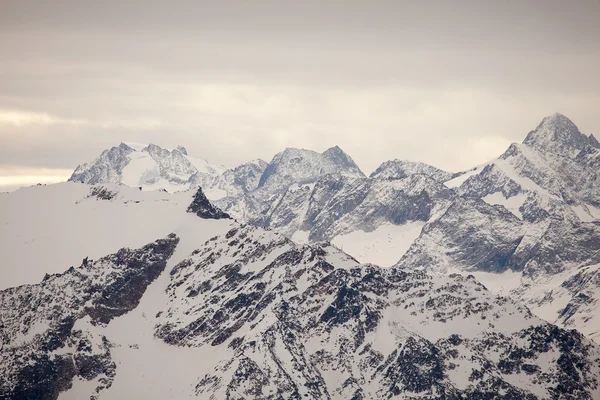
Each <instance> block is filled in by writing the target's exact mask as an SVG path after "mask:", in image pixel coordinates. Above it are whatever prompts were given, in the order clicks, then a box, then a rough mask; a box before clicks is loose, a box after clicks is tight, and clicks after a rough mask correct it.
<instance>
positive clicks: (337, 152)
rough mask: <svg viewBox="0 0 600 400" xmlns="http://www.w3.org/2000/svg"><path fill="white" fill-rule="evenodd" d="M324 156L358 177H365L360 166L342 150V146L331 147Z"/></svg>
mask: <svg viewBox="0 0 600 400" xmlns="http://www.w3.org/2000/svg"><path fill="white" fill-rule="evenodd" d="M323 156H324V157H326V158H328V159H329V160H331V161H332V162H334V163H337V164H339V165H341V166H344V167H345V168H347V169H349V170H352V171H354V173H356V174H357V175H363V173H362V172H361V170H360V168H358V165H356V163H355V162H354V160H353V159H352V158H351V157H350V156H349V155H348V154H347V153H346V152H345V151H344V150H342V149H341V148H340V146H337V145H336V146H334V147H331V148H329V149H327V150H325V151H324V152H323Z"/></svg>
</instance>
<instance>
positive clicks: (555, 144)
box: [523, 113, 600, 157]
mask: <svg viewBox="0 0 600 400" xmlns="http://www.w3.org/2000/svg"><path fill="white" fill-rule="evenodd" d="M523 144H526V145H529V146H532V147H535V148H537V149H538V150H542V151H544V152H553V153H557V154H561V155H566V156H570V157H572V156H574V155H576V154H577V153H578V152H579V151H581V150H583V149H584V148H585V147H586V146H593V147H600V145H599V144H598V141H597V140H596V139H595V138H593V139H592V137H591V136H590V137H588V136H586V135H584V134H583V133H581V132H580V131H579V128H577V125H575V124H574V123H573V121H571V120H570V119H569V118H567V117H566V116H564V115H563V114H560V113H554V114H552V115H550V116H548V117H546V118H544V119H543V120H542V122H540V124H539V125H538V126H537V128H535V129H534V130H533V131H531V132H529V134H528V135H527V137H526V138H525V140H524V141H523Z"/></svg>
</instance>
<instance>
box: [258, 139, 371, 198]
mask: <svg viewBox="0 0 600 400" xmlns="http://www.w3.org/2000/svg"><path fill="white" fill-rule="evenodd" d="M330 173H339V174H341V175H345V176H350V177H364V174H363V173H362V171H361V170H360V168H358V166H357V165H356V164H355V163H354V161H353V160H352V159H351V158H350V156H348V155H347V154H346V153H344V152H343V151H342V150H341V149H340V148H339V147H334V148H331V149H329V150H326V151H325V152H323V153H317V152H315V151H312V150H305V149H293V148H288V149H285V150H284V151H283V152H281V153H278V154H276V155H275V157H273V160H271V162H270V163H269V165H268V166H267V168H266V169H265V172H264V174H263V175H262V177H261V178H260V182H259V184H258V187H259V188H263V187H266V188H268V189H269V190H270V191H276V190H285V188H286V187H288V186H289V185H291V184H294V183H296V184H305V183H312V182H314V181H316V180H317V179H318V178H319V177H321V176H323V175H326V174H330Z"/></svg>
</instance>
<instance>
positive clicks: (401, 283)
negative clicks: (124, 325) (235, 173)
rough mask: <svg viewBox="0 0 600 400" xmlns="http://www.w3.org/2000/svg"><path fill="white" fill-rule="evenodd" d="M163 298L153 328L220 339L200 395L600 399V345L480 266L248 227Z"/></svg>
mask: <svg viewBox="0 0 600 400" xmlns="http://www.w3.org/2000/svg"><path fill="white" fill-rule="evenodd" d="M167 294H168V296H169V302H168V304H167V306H166V307H165V309H164V311H162V312H161V313H160V315H159V316H158V324H157V327H156V334H157V336H158V337H160V338H162V339H163V340H164V341H165V342H167V343H169V344H170V345H174V346H187V347H190V348H196V347H199V348H205V347H210V348H212V349H211V350H210V352H211V354H213V357H212V358H209V359H207V360H206V361H205V362H206V363H208V364H210V365H204V368H203V370H204V371H206V372H205V374H204V375H202V376H200V377H199V379H198V383H197V385H196V388H195V391H196V395H198V396H200V397H207V398H208V397H210V396H215V398H231V399H242V398H248V397H252V398H257V399H276V398H298V399H300V398H311V399H321V398H330V399H342V398H357V399H360V398H393V397H397V398H403V399H417V398H424V397H426V398H430V399H465V398H506V399H517V398H519V399H522V398H527V399H546V398H555V399H572V398H582V399H594V398H598V396H599V395H600V392H599V391H598V378H599V376H600V371H599V366H598V364H597V361H596V360H597V359H598V358H599V357H600V349H599V348H598V346H597V345H596V344H594V343H593V342H591V341H589V340H588V339H586V338H584V337H583V336H582V335H581V334H579V333H577V332H575V331H565V330H561V329H559V328H557V327H555V326H552V325H549V324H547V323H545V322H542V321H541V320H539V319H538V318H536V317H534V316H533V315H531V313H530V312H529V311H528V310H527V309H526V308H525V307H521V306H517V305H515V304H514V303H512V302H511V301H510V300H508V299H507V298H499V297H496V296H494V295H492V294H491V293H489V292H488V291H487V290H486V289H485V288H484V287H483V286H482V285H481V284H479V283H478V282H477V281H476V280H475V279H474V278H473V277H472V276H469V277H463V276H460V275H450V276H446V277H434V276H432V275H429V274H427V273H425V272H423V271H414V270H403V269H398V268H388V269H380V268H378V267H375V266H371V265H363V266H360V265H358V263H357V262H356V261H355V260H353V259H352V258H350V257H348V256H347V255H345V254H344V253H342V252H340V251H339V250H337V249H336V248H334V247H332V246H330V245H327V244H324V245H315V246H308V245H304V246H297V245H294V244H293V243H292V242H289V241H288V240H286V239H285V238H283V237H281V236H279V235H276V234H274V233H271V232H265V231H261V230H260V229H257V228H252V227H241V228H236V229H233V230H232V231H230V232H229V233H227V234H226V235H225V236H221V237H215V238H213V239H211V240H209V241H208V242H207V243H205V245H204V246H203V247H201V248H200V249H198V250H196V251H195V252H194V253H193V254H192V256H191V257H190V258H189V259H186V260H184V261H183V262H181V263H180V264H179V265H178V266H176V267H175V268H174V269H173V271H172V278H171V284H170V285H169V287H168V289H167ZM207 351H208V350H207ZM216 354H218V355H219V356H215V355H216ZM499 396H501V397H499Z"/></svg>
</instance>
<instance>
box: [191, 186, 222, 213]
mask: <svg viewBox="0 0 600 400" xmlns="http://www.w3.org/2000/svg"><path fill="white" fill-rule="evenodd" d="M187 212H189V213H194V214H196V215H197V216H199V217H200V218H204V219H230V218H231V217H230V216H229V214H227V213H225V212H223V211H222V210H221V209H219V208H217V207H215V206H213V205H212V204H211V203H210V201H209V200H208V199H207V198H206V195H205V194H204V192H203V191H202V188H198V190H197V191H196V194H195V195H194V200H193V201H192V204H190V206H189V207H188V209H187Z"/></svg>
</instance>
